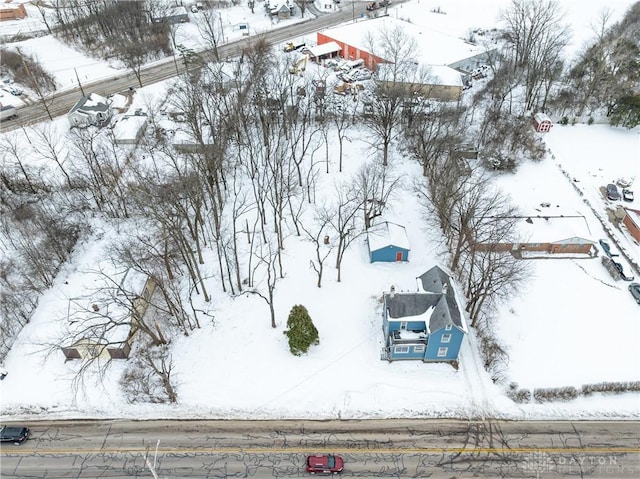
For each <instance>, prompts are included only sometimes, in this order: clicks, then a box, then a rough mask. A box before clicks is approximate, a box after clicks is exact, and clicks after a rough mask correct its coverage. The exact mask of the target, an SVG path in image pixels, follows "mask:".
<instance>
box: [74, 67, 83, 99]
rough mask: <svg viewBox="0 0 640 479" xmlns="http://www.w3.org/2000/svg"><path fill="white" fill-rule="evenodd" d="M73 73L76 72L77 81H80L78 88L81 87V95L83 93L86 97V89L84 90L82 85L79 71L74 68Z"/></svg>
mask: <svg viewBox="0 0 640 479" xmlns="http://www.w3.org/2000/svg"><path fill="white" fill-rule="evenodd" d="M73 71H74V72H76V79H77V80H78V86H79V87H80V93H82V96H85V94H84V89H83V88H82V83H80V77H79V76H78V69H77V68H74V69H73Z"/></svg>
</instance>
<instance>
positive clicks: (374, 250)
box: [367, 221, 410, 263]
mask: <svg viewBox="0 0 640 479" xmlns="http://www.w3.org/2000/svg"><path fill="white" fill-rule="evenodd" d="M367 246H368V247H369V261H371V262H372V263H373V262H376V261H386V262H390V263H392V262H396V261H409V251H410V249H409V238H408V237H407V231H406V230H405V228H404V226H400V225H397V224H395V223H391V222H390V221H385V222H384V223H380V224H377V225H374V226H371V227H370V228H369V229H368V230H367Z"/></svg>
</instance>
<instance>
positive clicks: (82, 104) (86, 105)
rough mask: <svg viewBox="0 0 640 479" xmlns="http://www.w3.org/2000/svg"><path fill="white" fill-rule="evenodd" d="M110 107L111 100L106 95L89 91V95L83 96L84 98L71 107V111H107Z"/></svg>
mask: <svg viewBox="0 0 640 479" xmlns="http://www.w3.org/2000/svg"><path fill="white" fill-rule="evenodd" d="M108 109H109V102H108V101H107V99H106V98H105V97H103V96H100V95H98V94H96V93H89V95H87V96H83V97H82V99H81V100H80V101H79V102H78V103H76V104H75V105H74V106H73V108H71V111H75V110H78V111H107V110H108Z"/></svg>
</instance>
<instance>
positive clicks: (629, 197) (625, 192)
mask: <svg viewBox="0 0 640 479" xmlns="http://www.w3.org/2000/svg"><path fill="white" fill-rule="evenodd" d="M622 199H623V200H625V201H633V191H632V190H630V189H629V188H623V189H622Z"/></svg>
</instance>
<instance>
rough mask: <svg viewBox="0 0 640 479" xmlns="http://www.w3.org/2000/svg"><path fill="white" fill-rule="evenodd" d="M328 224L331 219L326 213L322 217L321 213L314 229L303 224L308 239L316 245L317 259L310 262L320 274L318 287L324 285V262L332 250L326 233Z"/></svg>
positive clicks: (317, 273)
mask: <svg viewBox="0 0 640 479" xmlns="http://www.w3.org/2000/svg"><path fill="white" fill-rule="evenodd" d="M328 224H329V220H328V219H327V217H326V215H325V216H324V217H322V215H319V217H318V218H317V223H316V225H315V228H314V229H313V230H309V229H307V228H305V227H304V226H301V227H302V229H303V231H304V232H305V234H306V237H307V240H309V241H310V242H312V243H313V245H314V247H315V252H316V257H315V260H311V261H310V263H311V267H312V268H313V270H314V271H315V272H316V275H317V276H318V282H317V283H316V285H317V286H318V288H321V287H322V275H323V274H324V262H325V260H326V259H327V258H328V257H329V255H330V254H331V250H332V247H331V244H330V242H329V236H328V235H326V234H325V232H326V228H327V226H328ZM323 244H324V245H327V247H323Z"/></svg>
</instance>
